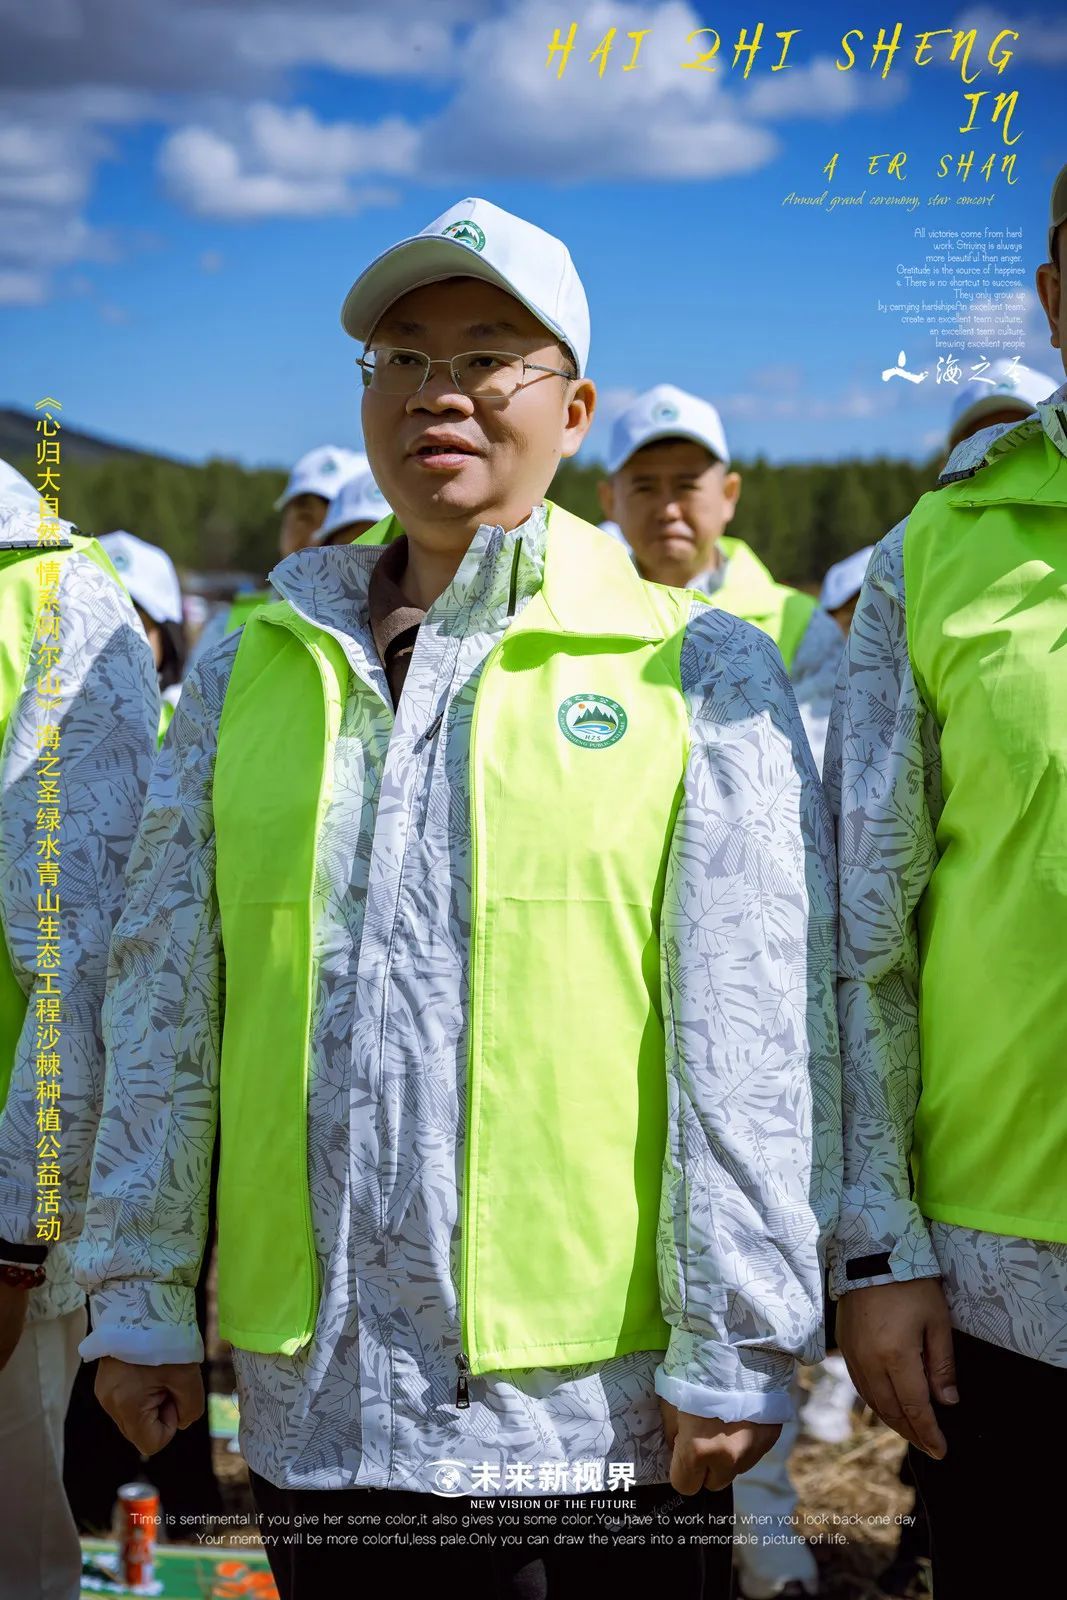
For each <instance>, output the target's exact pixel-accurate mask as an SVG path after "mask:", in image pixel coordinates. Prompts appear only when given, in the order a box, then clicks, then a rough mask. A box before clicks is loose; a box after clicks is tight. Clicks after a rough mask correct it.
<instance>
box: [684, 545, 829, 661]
mask: <svg viewBox="0 0 1067 1600" xmlns="http://www.w3.org/2000/svg"><path fill="white" fill-rule="evenodd" d="M719 546H720V548H721V550H722V553H723V555H724V556H725V557H726V559H727V561H728V563H729V565H728V566H727V568H726V577H725V579H724V580H723V582H722V584H721V585H720V587H719V588H718V589H716V590H715V593H714V594H712V595H709V596H708V598H709V599H710V600H711V603H712V605H713V606H718V607H719V609H720V610H721V611H729V613H730V615H731V616H733V617H740V618H741V620H742V622H751V623H752V625H753V626H754V627H756V628H759V629H761V631H762V632H763V633H766V634H769V635H770V637H771V638H772V639H773V640H774V642H775V644H776V645H777V646H778V649H779V651H780V653H781V657H782V660H783V661H784V662H785V670H786V671H787V672H792V670H793V660H794V657H795V656H796V653H797V648H798V646H799V644H800V641H801V639H803V637H804V634H805V632H806V630H807V626H808V623H809V622H810V621H811V618H812V614H813V612H814V611H815V610H816V607H817V602H816V601H815V600H814V599H813V598H812V596H811V595H810V594H802V593H801V591H800V590H799V589H790V588H789V586H788V585H787V584H784V583H777V582H776V581H775V579H774V578H772V577H771V575H770V573H769V572H768V571H767V568H766V567H765V566H764V565H763V562H762V561H761V560H760V558H759V556H757V555H756V554H755V552H754V551H753V550H750V549H749V547H748V545H747V544H745V542H744V540H743V539H731V538H726V537H724V538H721V539H720V540H719Z"/></svg>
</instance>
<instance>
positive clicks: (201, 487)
mask: <svg viewBox="0 0 1067 1600" xmlns="http://www.w3.org/2000/svg"><path fill="white" fill-rule="evenodd" d="M19 466H20V470H21V471H23V472H24V473H25V474H26V476H27V477H29V478H30V480H31V481H32V480H33V473H34V468H33V465H32V463H30V462H23V463H21V464H19ZM733 466H734V467H735V468H736V469H737V470H738V471H739V472H740V473H741V475H742V490H741V500H740V504H739V506H738V510H737V515H736V517H735V518H734V521H733V524H732V526H731V529H730V532H731V533H736V534H737V535H738V537H740V538H742V539H745V540H747V541H748V543H749V544H751V546H752V547H753V549H754V550H755V551H756V553H757V554H758V555H759V556H761V557H762V559H763V560H764V561H765V562H766V563H767V565H768V566H769V567H770V569H771V571H772V572H773V573H774V575H775V577H776V578H779V579H780V580H781V581H782V582H785V583H806V584H809V585H811V584H815V583H818V582H819V580H820V579H821V577H822V575H823V573H824V572H825V571H826V569H827V567H829V566H830V565H831V564H832V563H833V562H835V561H839V560H841V558H842V557H843V556H846V555H848V554H850V553H851V552H852V551H853V550H858V549H859V548H860V547H861V546H862V545H866V544H872V543H874V542H875V541H876V540H878V539H880V538H881V537H882V535H883V534H884V533H887V532H888V531H889V529H890V528H891V527H893V525H894V524H895V523H897V522H899V521H900V519H901V517H903V516H905V515H906V514H907V513H908V511H910V510H911V508H912V506H913V505H914V504H915V502H916V500H917V499H918V498H919V496H920V495H921V494H923V493H924V492H925V491H926V490H927V489H929V488H932V486H933V484H934V483H935V481H936V475H937V463H936V461H929V462H926V463H924V464H922V465H916V464H915V463H914V462H910V461H897V460H891V459H890V458H888V457H877V458H875V459H873V460H864V461H858V460H854V461H839V462H812V463H803V464H790V465H786V466H772V465H771V464H770V463H769V462H767V461H765V460H764V459H763V458H762V457H759V456H758V457H757V458H756V459H755V460H754V461H752V462H743V461H735V462H734V463H733ZM602 476H603V468H602V467H601V466H599V465H598V464H596V463H591V464H589V465H583V464H580V463H575V462H571V461H567V462H564V463H563V464H562V466H561V467H560V469H559V472H558V473H557V475H556V479H555V482H554V483H553V485H552V488H551V489H550V491H549V495H550V498H551V499H553V500H556V501H557V502H558V503H559V504H560V505H562V506H565V507H566V508H567V510H569V511H573V512H574V513H575V514H576V515H578V516H582V517H585V518H586V519H587V520H588V521H590V522H599V521H601V519H602V513H601V510H600V506H599V502H598V500H597V492H596V486H597V483H598V482H599V480H600V478H601V477H602ZM284 484H285V474H284V473H283V472H279V471H271V470H267V469H263V470H257V471H247V470H246V469H245V468H243V467H241V466H240V465H238V464H237V463H236V462H233V461H224V460H212V461H208V462H206V463H204V464H203V465H202V466H201V465H196V466H193V465H186V464H184V463H181V462H174V461H164V460H160V459H158V458H157V457H154V456H141V455H130V456H115V457H110V458H108V459H107V460H105V461H100V462H77V461H66V462H64V464H63V469H62V476H61V510H62V514H63V515H64V516H65V517H66V518H68V519H69V520H70V521H72V522H74V523H76V525H77V526H78V527H79V528H81V529H82V530H83V531H84V532H86V533H108V532H110V531H111V530H113V529H115V528H126V529H127V530H128V531H129V532H130V533H136V534H138V535H139V536H140V537H141V538H142V539H147V540H149V541H150V542H151V543H153V544H158V545H162V547H163V548H164V550H166V551H167V552H168V553H169V555H170V556H171V558H172V559H173V560H174V562H175V564H176V565H177V566H178V567H179V569H183V570H186V571H188V570H197V571H208V572H211V571H227V570H236V571H242V572H251V573H266V572H267V571H268V570H269V568H270V567H272V566H273V565H274V563H275V562H276V561H277V559H278V555H277V539H278V513H277V512H276V511H275V510H274V501H275V500H276V499H277V497H278V495H279V494H280V493H281V491H282V488H283V487H284Z"/></svg>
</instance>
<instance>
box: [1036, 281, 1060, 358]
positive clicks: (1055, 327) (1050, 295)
mask: <svg viewBox="0 0 1067 1600" xmlns="http://www.w3.org/2000/svg"><path fill="white" fill-rule="evenodd" d="M1062 292H1063V283H1062V280H1061V278H1060V273H1059V268H1058V267H1054V266H1053V265H1052V262H1051V261H1046V262H1044V263H1043V264H1042V265H1041V266H1040V267H1038V269H1037V297H1038V299H1039V300H1040V301H1041V308H1042V310H1043V311H1044V313H1045V316H1046V317H1047V318H1048V327H1049V343H1050V344H1051V346H1052V348H1053V349H1054V350H1058V349H1059V348H1060V295H1061V294H1062Z"/></svg>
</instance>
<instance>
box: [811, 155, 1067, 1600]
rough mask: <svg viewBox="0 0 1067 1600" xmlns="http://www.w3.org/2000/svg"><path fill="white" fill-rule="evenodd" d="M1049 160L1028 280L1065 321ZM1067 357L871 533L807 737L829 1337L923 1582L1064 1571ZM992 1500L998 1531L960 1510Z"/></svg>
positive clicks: (1058, 198) (1047, 1580) (990, 1590)
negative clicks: (842, 657) (918, 1527)
mask: <svg viewBox="0 0 1067 1600" xmlns="http://www.w3.org/2000/svg"><path fill="white" fill-rule="evenodd" d="M1065 235H1067V167H1064V168H1063V170H1062V171H1061V172H1060V174H1059V176H1058V178H1057V179H1056V182H1055V184H1054V186H1053V192H1052V208H1051V218H1050V229H1049V256H1050V259H1049V261H1047V262H1045V263H1043V264H1042V265H1041V266H1040V267H1038V269H1037V291H1038V295H1039V297H1040V300H1041V304H1042V307H1043V309H1044V312H1045V316H1046V319H1047V322H1048V327H1049V332H1050V342H1051V344H1052V346H1053V348H1055V349H1057V350H1059V352H1060V358H1061V362H1063V360H1064V350H1065V349H1067V296H1064V294H1063V292H1062V274H1061V265H1062V260H1063V252H1064V248H1065ZM1065 541H1067V384H1064V385H1062V386H1061V387H1060V388H1059V389H1058V390H1056V392H1055V393H1054V394H1052V395H1051V396H1049V397H1048V399H1046V400H1043V401H1039V402H1038V403H1037V406H1036V411H1035V415H1034V416H1032V417H1030V418H1027V419H1025V420H1023V421H1016V422H1014V423H1010V422H1009V423H1007V424H1006V425H1004V424H1002V425H1000V426H993V427H990V428H984V429H982V430H981V431H980V432H978V433H976V434H975V435H974V436H973V437H971V438H969V439H966V440H964V442H963V443H961V444H959V445H957V447H956V449H955V450H954V451H953V453H952V455H951V457H950V459H949V461H948V464H947V466H946V468H945V470H944V472H942V474H941V478H940V483H939V486H938V488H936V489H935V490H933V491H931V492H930V493H929V494H926V495H923V497H922V498H921V499H920V500H919V502H918V503H917V505H916V507H915V508H914V510H913V511H912V512H911V514H910V515H909V516H908V517H906V518H905V519H904V521H903V522H902V523H900V524H899V525H898V526H897V527H896V528H894V529H893V530H892V532H890V533H889V534H887V535H886V537H885V538H884V539H883V540H882V541H881V543H880V544H879V545H878V546H877V548H876V550H875V553H874V556H873V557H872V559H871V563H870V566H869V568H868V570H867V575H866V578H865V580H864V584H863V589H862V592H861V594H860V600H859V605H858V607H857V610H856V615H855V619H854V621H853V626H852V631H851V633H850V635H849V641H848V648H847V656H846V666H845V670H844V672H843V673H842V677H841V680H840V685H839V689H838V693H837V695H836V697H835V703H834V710H833V716H832V720H831V730H830V739H829V742H828V748H827V762H826V777H827V792H828V795H829V796H830V798H831V802H832V805H833V809H834V811H835V814H836V815H837V817H838V819H839V823H838V854H839V867H840V891H841V892H840V930H839V951H840V962H841V978H840V983H839V1011H840V1019H841V1038H842V1047H843V1050H844V1054H845V1070H844V1090H845V1100H844V1105H845V1192H844V1201H843V1205H842V1211H841V1222H840V1227H839V1230H838V1235H837V1238H836V1240H835V1243H834V1248H833V1252H832V1262H833V1265H832V1273H831V1292H832V1293H833V1294H834V1295H835V1297H837V1298H838V1301H839V1303H838V1307H837V1336H838V1340H839V1342H840V1345H841V1348H842V1350H843V1352H844V1354H845V1357H846V1359H847V1361H848V1365H849V1370H850V1371H851V1373H852V1376H853V1378H854V1380H855V1382H856V1385H857V1387H858V1388H859V1390H860V1392H861V1394H862V1395H863V1397H864V1399H865V1400H866V1401H867V1403H868V1405H870V1406H871V1407H872V1408H873V1409H874V1410H875V1411H877V1412H878V1414H879V1415H880V1416H881V1417H882V1419H883V1420H884V1421H885V1422H886V1423H888V1424H889V1426H890V1427H892V1428H894V1429H895V1430H896V1431H897V1432H898V1433H899V1434H900V1435H901V1437H902V1438H905V1439H906V1440H907V1441H908V1445H909V1458H910V1461H911V1466H912V1470H913V1472H914V1475H915V1478H916V1481H917V1483H918V1486H919V1492H920V1494H921V1496H922V1499H923V1503H924V1505H925V1507H926V1511H927V1515H928V1518H929V1523H930V1532H931V1540H932V1557H933V1586H934V1591H935V1593H936V1595H937V1597H938V1600H964V1597H966V1600H972V1597H973V1596H975V1595H985V1594H989V1595H1001V1594H1005V1595H1006V1594H1021V1593H1028V1594H1031V1593H1032V1594H1041V1595H1045V1594H1054V1593H1056V1592H1057V1591H1058V1589H1059V1587H1060V1584H1061V1582H1062V1568H1063V1559H1062V1551H1061V1549H1060V1541H1059V1519H1060V1500H1061V1496H1060V1492H1059V1481H1058V1474H1057V1473H1056V1472H1055V1471H1054V1470H1050V1457H1049V1454H1048V1451H1047V1450H1046V1449H1043V1448H1042V1443H1043V1442H1045V1441H1047V1440H1052V1441H1054V1440H1055V1439H1057V1438H1058V1437H1059V1436H1060V1434H1061V1433H1062V1431H1063V1429H1064V1427H1065V1426H1067V1188H1065V1185H1064V1172H1065V1171H1067V1107H1065V1104H1064V1098H1063V1092H1062V1082H1063V1062H1064V1058H1065V1054H1067V1006H1065V1004H1064V981H1063V975H1062V963H1061V961H1060V959H1059V957H1058V954H1057V952H1058V951H1059V950H1060V947H1061V943H1062V933H1063V928H1064V925H1065V922H1067V870H1065V863H1067V653H1065V652H1064V650H1063V642H1064V639H1065V638H1067V586H1065V583H1064V578H1063V552H1064V548H1065ZM986 1527H989V1528H990V1530H991V1532H990V1534H989V1535H986V1536H980V1534H979V1530H983V1529H985V1528H986Z"/></svg>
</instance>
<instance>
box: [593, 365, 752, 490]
mask: <svg viewBox="0 0 1067 1600" xmlns="http://www.w3.org/2000/svg"><path fill="white" fill-rule="evenodd" d="M653 439H693V440H695V441H696V443H697V444H702V445H703V446H704V448H705V449H706V450H710V451H711V453H712V455H713V456H716V457H717V458H718V459H719V460H720V461H721V462H723V463H724V464H725V465H726V466H729V464H730V452H729V450H728V449H727V445H726V434H725V432H724V430H723V425H722V419H721V418H720V416H719V413H718V412H717V411H716V409H715V407H714V406H712V405H709V404H708V402H707V401H706V400H698V399H697V397H696V395H695V394H686V392H685V390H684V389H676V388H675V387H674V385H673V383H658V384H657V385H656V387H655V388H654V389H646V390H645V393H644V394H640V395H638V397H637V399H636V400H635V401H634V402H633V404H632V405H629V406H627V408H626V410H625V411H624V412H622V414H621V415H620V416H618V417H616V418H615V422H614V425H613V427H612V430H611V449H610V451H609V453H608V471H609V472H618V470H619V468H620V467H621V466H624V465H625V464H626V462H627V461H629V459H630V457H631V456H632V455H633V454H634V452H635V451H636V450H640V449H641V446H642V445H646V444H651V443H652V441H653Z"/></svg>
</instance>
